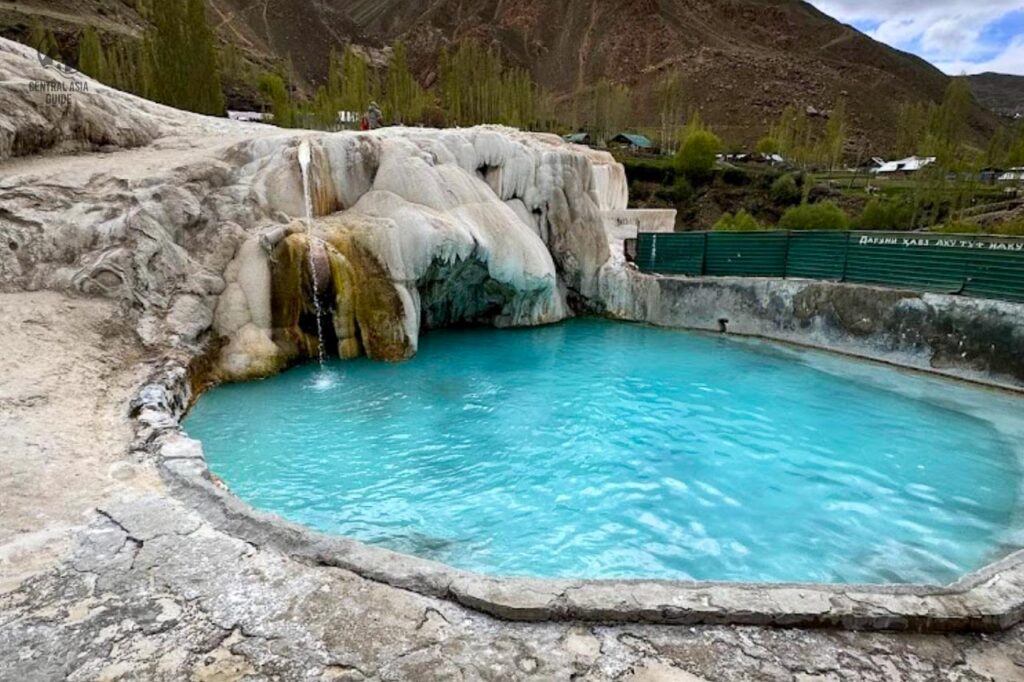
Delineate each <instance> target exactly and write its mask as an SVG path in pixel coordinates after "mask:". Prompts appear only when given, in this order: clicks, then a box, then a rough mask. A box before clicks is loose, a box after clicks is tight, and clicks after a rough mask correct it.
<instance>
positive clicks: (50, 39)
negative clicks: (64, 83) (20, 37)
mask: <svg viewBox="0 0 1024 682" xmlns="http://www.w3.org/2000/svg"><path fill="white" fill-rule="evenodd" d="M28 44H29V45H31V46H32V47H34V48H35V49H36V51H38V52H40V53H42V54H44V55H46V56H47V57H52V58H53V59H60V48H59V46H58V45H57V38H56V37H55V36H54V35H53V31H51V30H50V29H48V28H45V29H44V28H43V25H42V24H40V23H39V19H37V18H33V19H32V28H31V29H30V30H29V35H28Z"/></svg>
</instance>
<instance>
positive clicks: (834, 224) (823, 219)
mask: <svg viewBox="0 0 1024 682" xmlns="http://www.w3.org/2000/svg"><path fill="white" fill-rule="evenodd" d="M849 226H850V220H849V218H847V217H846V213H845V212H844V211H843V209H841V208H839V207H838V206H836V205H835V204H834V203H832V202H831V201H823V202H821V203H820V204H801V205H799V206H794V207H793V208H791V209H789V210H787V211H786V212H785V213H784V214H782V219H781V220H780V221H779V229H780V230H845V229H848V228H849Z"/></svg>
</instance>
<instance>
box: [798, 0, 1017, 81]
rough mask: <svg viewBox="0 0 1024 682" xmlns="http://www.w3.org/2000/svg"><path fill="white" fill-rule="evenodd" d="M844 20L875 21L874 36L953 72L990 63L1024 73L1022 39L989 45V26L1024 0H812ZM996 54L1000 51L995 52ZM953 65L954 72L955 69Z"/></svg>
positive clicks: (986, 67) (1012, 10) (872, 23)
mask: <svg viewBox="0 0 1024 682" xmlns="http://www.w3.org/2000/svg"><path fill="white" fill-rule="evenodd" d="M810 2H811V3H812V4H814V5H816V6H817V7H818V8H819V9H821V10H822V11H824V12H827V13H828V14H831V15H832V16H834V17H836V18H837V19H839V20H840V21H844V22H848V23H856V24H859V25H865V24H867V25H871V26H874V29H873V30H871V31H869V32H868V33H869V35H871V36H872V37H873V38H875V39H877V40H880V41H882V42H884V43H888V44H890V45H893V46H894V47H898V48H900V49H904V50H908V51H912V52H916V53H918V54H920V55H921V56H922V57H924V58H926V59H928V60H930V61H932V62H934V63H935V64H936V65H937V66H939V67H940V68H942V69H944V70H946V71H947V72H951V73H959V72H960V71H968V72H974V71H977V70H979V69H981V70H985V69H988V68H989V67H991V68H993V69H999V70H1001V71H1003V72H1007V73H1022V72H1024V59H1022V54H1021V49H1020V38H1016V39H1014V40H1013V41H1010V42H1009V43H1008V44H1007V43H1006V42H1005V41H1004V42H1003V44H990V43H989V42H987V41H986V39H985V37H984V36H985V29H986V28H987V27H989V26H992V25H995V24H997V22H999V20H1000V19H1002V18H1003V17H1005V16H1006V15H1008V14H1009V13H1011V12H1015V11H1021V10H1024V0H810ZM993 55H997V56H995V57H993ZM951 69H952V71H951Z"/></svg>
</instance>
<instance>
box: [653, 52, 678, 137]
mask: <svg viewBox="0 0 1024 682" xmlns="http://www.w3.org/2000/svg"><path fill="white" fill-rule="evenodd" d="M654 94H655V98H656V99H657V104H658V115H659V117H660V119H661V120H660V123H661V146H662V149H664V150H665V151H668V152H674V151H675V145H676V143H677V142H678V139H679V124H680V122H681V119H682V116H683V77H682V74H681V73H680V71H679V68H678V67H675V66H673V67H672V68H671V69H669V70H668V71H666V72H665V73H663V74H662V75H661V77H660V78H659V79H658V82H657V83H656V84H655V86H654Z"/></svg>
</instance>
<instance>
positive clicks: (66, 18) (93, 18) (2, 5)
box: [0, 2, 142, 38]
mask: <svg viewBox="0 0 1024 682" xmlns="http://www.w3.org/2000/svg"><path fill="white" fill-rule="evenodd" d="M47 4H49V5H50V6H49V7H41V6H39V5H35V4H33V3H30V2H0V12H2V11H7V12H15V13H17V14H21V15H24V16H26V17H45V18H47V19H55V20H57V21H63V22H65V23H68V24H72V25H75V26H82V27H85V26H92V27H93V28H96V29H99V30H100V31H103V32H104V33H117V34H121V35H124V36H128V37H131V38H139V37H141V35H142V34H141V31H139V30H138V29H136V28H135V27H133V26H128V25H126V24H124V23H122V22H119V21H114V20H111V19H108V18H106V17H104V16H103V15H101V14H85V13H83V11H82V9H81V8H78V9H77V11H76V10H75V9H72V8H68V10H69V11H67V12H62V11H61V10H60V9H54V8H53V7H52V5H53V4H55V3H53V2H49V3H47ZM82 4H84V3H82Z"/></svg>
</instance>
